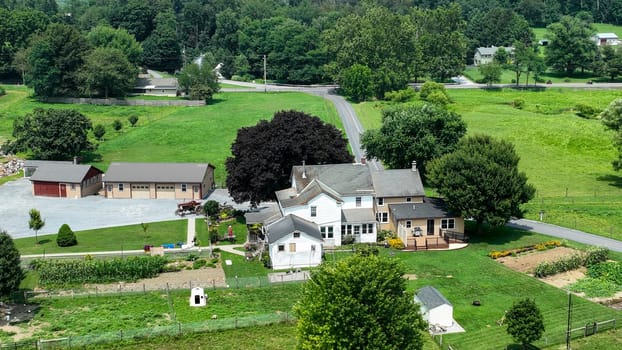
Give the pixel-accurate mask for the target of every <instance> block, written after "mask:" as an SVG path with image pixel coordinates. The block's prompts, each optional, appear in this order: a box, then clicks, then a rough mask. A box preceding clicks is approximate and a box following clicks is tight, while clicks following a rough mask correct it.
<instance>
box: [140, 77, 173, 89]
mask: <svg viewBox="0 0 622 350" xmlns="http://www.w3.org/2000/svg"><path fill="white" fill-rule="evenodd" d="M176 87H177V78H138V79H136V84H135V88H136V89H145V88H149V89H154V88H176Z"/></svg>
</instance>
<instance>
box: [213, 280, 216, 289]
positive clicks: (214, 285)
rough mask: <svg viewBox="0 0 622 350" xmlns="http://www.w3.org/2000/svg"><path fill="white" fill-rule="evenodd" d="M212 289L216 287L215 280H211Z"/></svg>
mask: <svg viewBox="0 0 622 350" xmlns="http://www.w3.org/2000/svg"><path fill="white" fill-rule="evenodd" d="M212 289H216V280H212Z"/></svg>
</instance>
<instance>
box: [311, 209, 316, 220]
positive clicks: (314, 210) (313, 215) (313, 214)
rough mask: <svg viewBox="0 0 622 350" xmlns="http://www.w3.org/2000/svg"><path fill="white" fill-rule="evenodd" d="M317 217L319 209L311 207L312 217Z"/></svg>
mask: <svg viewBox="0 0 622 350" xmlns="http://www.w3.org/2000/svg"><path fill="white" fill-rule="evenodd" d="M316 216H317V207H315V206H313V207H311V217H312V218H314V217H316Z"/></svg>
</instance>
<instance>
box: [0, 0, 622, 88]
mask: <svg viewBox="0 0 622 350" xmlns="http://www.w3.org/2000/svg"><path fill="white" fill-rule="evenodd" d="M618 8H620V9H621V10H620V11H622V0H600V1H596V2H587V1H578V0H577V1H573V0H564V1H561V0H492V1H488V0H487V1H483V0H458V1H453V2H450V1H429V0H403V1H394V0H370V1H363V2H359V1H351V0H289V1H277V0H236V1H225V0H218V1H207V0H158V1H143V0H97V1H94V0H68V1H65V2H63V5H62V6H59V5H57V4H56V2H55V1H46V0H29V1H13V0H0V37H1V38H4V42H3V44H2V45H1V46H0V77H3V78H15V79H22V80H24V81H25V82H26V83H28V84H29V85H31V86H32V87H34V89H35V93H36V94H37V95H40V96H52V95H83V96H92V95H97V96H103V97H106V96H108V95H110V96H119V95H122V94H123V93H124V92H126V91H127V86H129V85H132V84H133V82H134V80H133V79H134V76H135V74H136V69H137V67H139V66H140V67H147V68H151V69H155V70H162V71H168V72H171V73H172V72H176V71H179V70H180V69H182V67H184V66H186V65H188V64H190V63H192V62H193V60H194V59H195V58H196V57H198V56H199V55H201V54H207V56H206V57H207V59H206V60H207V62H208V63H206V64H208V65H210V66H211V68H212V69H213V67H214V66H215V63H222V69H221V71H220V72H221V73H222V74H223V76H225V77H227V78H234V79H239V80H252V79H255V78H262V77H263V75H264V62H267V69H266V73H267V76H268V78H269V79H271V80H275V81H280V82H286V83H304V84H308V83H322V82H337V83H339V84H340V85H341V86H342V87H343V88H344V93H345V94H347V95H349V96H351V97H360V98H369V97H376V98H384V95H385V93H387V92H390V91H396V90H400V89H402V88H404V87H405V86H406V84H407V83H408V82H410V81H413V80H414V81H417V80H418V79H420V78H425V79H433V80H435V81H446V80H447V79H449V78H450V77H452V76H455V75H457V74H460V73H462V72H463V71H464V68H465V65H466V64H470V63H472V58H473V54H474V52H475V50H476V48H478V47H489V46H497V47H499V46H514V47H516V55H513V56H512V57H510V58H509V59H508V60H507V61H506V64H509V65H512V67H511V69H512V70H514V71H515V72H517V77H518V75H519V74H521V72H526V74H531V73H532V72H533V73H534V75H535V76H536V77H537V75H538V73H541V72H543V71H544V70H546V69H550V70H553V71H557V72H561V73H564V74H568V75H571V74H573V73H574V72H575V71H577V70H581V71H591V72H594V73H596V74H598V75H602V76H606V77H609V78H612V79H613V78H615V77H617V76H618V75H619V74H620V71H621V70H622V64H621V63H620V62H622V59H621V58H620V56H619V53H618V52H617V51H616V50H613V49H611V48H607V49H603V50H598V49H597V47H596V45H595V44H594V43H593V42H592V41H591V40H590V37H591V36H592V35H593V34H594V33H595V29H594V27H593V26H592V23H593V22H594V21H599V22H607V23H618V22H619V18H618V15H617V10H616V9H618ZM534 26H540V27H544V26H548V27H547V28H548V34H547V38H548V39H549V42H550V45H549V46H548V47H546V49H545V50H544V56H545V58H544V59H542V57H543V55H542V53H541V52H540V48H539V47H538V46H537V45H536V44H537V43H535V36H534V34H533V31H532V29H531V28H532V27H534ZM117 50H118V51H117ZM119 51H120V52H119ZM264 59H265V61H264ZM537 59H541V61H537ZM534 60H536V61H535V62H534ZM47 67H50V68H51V69H49V70H48V69H47ZM195 70H196V69H195ZM108 72H112V73H108ZM195 75H196V74H195ZM212 80H213V79H212ZM201 85H203V87H202V88H201V89H196V91H197V92H199V93H197V94H196V95H198V96H201V97H203V96H206V95H209V93H210V90H211V92H212V93H213V92H214V91H213V90H214V88H213V87H212V86H211V85H210V83H209V80H208V81H207V82H202V83H201ZM205 87H210V89H206V88H205ZM350 89H356V90H357V91H356V92H355V93H351V92H350ZM184 90H185V91H186V92H187V93H190V92H191V91H190V90H191V89H190V88H189V87H187V86H186V87H184Z"/></svg>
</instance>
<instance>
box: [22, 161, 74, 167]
mask: <svg viewBox="0 0 622 350" xmlns="http://www.w3.org/2000/svg"><path fill="white" fill-rule="evenodd" d="M54 164H55V165H69V164H73V162H71V161H63V160H25V161H24V166H25V167H40V166H42V165H54Z"/></svg>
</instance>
